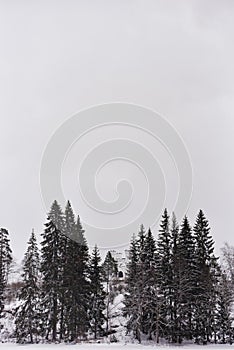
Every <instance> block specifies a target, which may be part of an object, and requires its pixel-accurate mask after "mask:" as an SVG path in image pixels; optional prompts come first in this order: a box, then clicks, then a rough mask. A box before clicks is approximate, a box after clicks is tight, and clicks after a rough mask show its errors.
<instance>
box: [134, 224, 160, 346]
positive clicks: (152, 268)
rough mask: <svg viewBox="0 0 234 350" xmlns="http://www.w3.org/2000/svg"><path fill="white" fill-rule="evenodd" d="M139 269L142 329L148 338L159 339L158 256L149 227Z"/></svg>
mask: <svg viewBox="0 0 234 350" xmlns="http://www.w3.org/2000/svg"><path fill="white" fill-rule="evenodd" d="M139 267H140V271H141V279H142V314H143V317H142V322H143V324H142V331H143V333H144V334H146V335H147V336H148V339H149V340H152V339H153V335H155V336H156V341H157V342H158V341H159V329H160V327H161V325H160V308H161V304H162V299H161V298H160V295H159V292H160V290H159V286H158V281H157V279H158V270H157V269H158V256H157V255H156V242H155V239H154V237H153V234H152V232H151V230H150V229H149V230H148V232H147V234H146V235H145V239H144V246H143V250H142V253H141V255H140V266H139Z"/></svg>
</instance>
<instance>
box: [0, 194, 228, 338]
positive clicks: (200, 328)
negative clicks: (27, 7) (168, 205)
mask: <svg viewBox="0 0 234 350" xmlns="http://www.w3.org/2000/svg"><path fill="white" fill-rule="evenodd" d="M41 238H42V239H41V243H40V247H39V245H38V243H37V239H36V236H35V234H34V232H32V234H31V236H30V239H29V241H28V246H27V250H26V253H25V256H24V259H23V263H22V268H23V272H22V276H21V283H20V285H19V288H18V290H17V302H16V303H15V305H16V306H14V307H13V308H12V310H11V311H10V312H11V313H12V317H13V318H14V327H13V329H12V334H10V339H11V340H12V341H16V342H18V343H38V342H54V343H58V342H68V343H71V342H77V341H80V340H87V339H95V340H96V339H102V338H106V337H109V339H111V340H112V341H117V340H118V339H117V337H115V330H114V329H112V328H111V325H110V322H109V305H110V293H111V292H112V290H111V289H112V286H113V281H115V284H116V283H118V274H117V272H118V264H117V262H116V261H115V259H114V258H113V256H112V255H111V252H108V253H107V255H106V258H105V259H104V261H103V262H102V260H101V257H100V253H99V250H98V248H97V246H95V248H94V249H93V251H92V252H91V253H90V252H89V248H88V244H87V241H86V239H85V236H84V230H83V228H82V224H81V221H80V218H79V216H78V217H77V218H76V217H75V215H74V212H73V209H72V207H71V204H70V202H67V205H66V208H65V211H64V212H63V210H62V209H61V207H60V205H59V204H58V203H57V201H54V202H53V204H52V206H51V209H50V212H49V214H48V219H47V222H46V224H45V229H44V232H43V233H42V237H41ZM223 256H224V261H225V267H221V264H220V261H219V258H218V257H216V256H215V253H214V241H213V239H212V236H211V233H210V227H209V223H208V220H207V219H206V217H205V215H204V213H203V211H202V210H200V211H199V213H198V215H197V218H196V221H195V224H194V226H193V227H192V226H191V225H190V222H189V220H188V218H187V217H186V216H185V217H184V219H183V221H182V223H180V224H179V223H178V222H177V220H176V217H175V215H174V214H172V215H171V217H170V216H169V214H168V212H167V210H166V209H165V211H164V213H163V215H162V219H161V223H160V228H159V232H158V235H157V237H154V235H153V234H152V232H151V230H150V229H149V230H147V231H146V230H145V228H144V226H143V225H142V226H141V227H140V230H139V233H138V234H137V235H133V237H132V240H131V242H130V247H129V259H128V263H127V273H126V277H125V278H124V279H121V281H119V284H121V286H122V293H123V294H124V307H123V309H122V317H123V319H124V323H125V328H126V336H128V337H132V338H134V339H136V340H137V341H139V342H142V341H153V342H156V343H159V342H160V341H162V340H163V341H166V342H168V343H178V344H181V343H182V342H183V341H186V342H187V341H188V342H195V343H197V344H208V343H232V342H233V339H234V329H233V325H232V322H233V319H232V302H233V289H234V288H233V287H234V249H233V248H232V247H230V246H228V245H227V244H226V245H225V247H224V248H223ZM11 264H12V251H11V248H10V241H9V235H8V231H7V230H6V229H0V319H4V317H5V316H6V312H9V310H8V311H7V308H6V306H7V294H8V293H9V283H8V276H9V271H10V267H11Z"/></svg>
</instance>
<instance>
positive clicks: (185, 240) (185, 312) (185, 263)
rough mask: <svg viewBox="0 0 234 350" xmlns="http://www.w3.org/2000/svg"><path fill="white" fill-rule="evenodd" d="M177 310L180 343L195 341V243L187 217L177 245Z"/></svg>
mask: <svg viewBox="0 0 234 350" xmlns="http://www.w3.org/2000/svg"><path fill="white" fill-rule="evenodd" d="M177 258H178V260H177V264H178V266H177V274H178V278H177V283H178V285H177V295H178V299H177V310H178V318H179V328H178V332H179V334H178V335H179V343H181V341H182V339H183V338H186V339H190V340H192V339H193V312H194V308H193V304H194V293H195V283H194V281H195V280H196V276H197V273H196V264H195V242H194V237H193V233H192V228H191V226H190V224H189V221H188V218H187V217H186V216H185V217H184V219H183V222H182V225H181V229H180V232H179V237H178V245H177Z"/></svg>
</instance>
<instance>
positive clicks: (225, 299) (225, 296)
mask: <svg viewBox="0 0 234 350" xmlns="http://www.w3.org/2000/svg"><path fill="white" fill-rule="evenodd" d="M232 302H233V295H232V288H231V283H230V282H229V281H228V279H227V276H226V274H225V273H224V272H221V273H220V277H219V281H218V285H217V313H216V317H215V342H217V336H218V338H219V340H220V342H221V343H222V344H226V343H228V342H229V343H230V344H232V342H233V334H232V333H233V330H232V321H233V318H232Z"/></svg>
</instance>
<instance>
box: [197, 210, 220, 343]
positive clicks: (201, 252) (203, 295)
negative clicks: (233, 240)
mask: <svg viewBox="0 0 234 350" xmlns="http://www.w3.org/2000/svg"><path fill="white" fill-rule="evenodd" d="M194 236H195V256H196V271H197V277H196V280H195V282H196V295H195V297H196V298H195V315H194V322H195V337H196V343H199V342H201V343H203V344H207V343H208V342H210V340H211V336H212V331H213V330H212V325H213V324H214V318H215V308H216V300H217V295H216V288H215V286H216V284H217V267H218V264H217V260H218V259H217V258H216V257H215V255H214V241H213V239H212V236H211V235H210V227H209V223H208V220H207V219H206V217H205V215H204V213H203V212H202V210H200V211H199V213H198V216H197V219H196V223H195V226H194Z"/></svg>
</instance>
